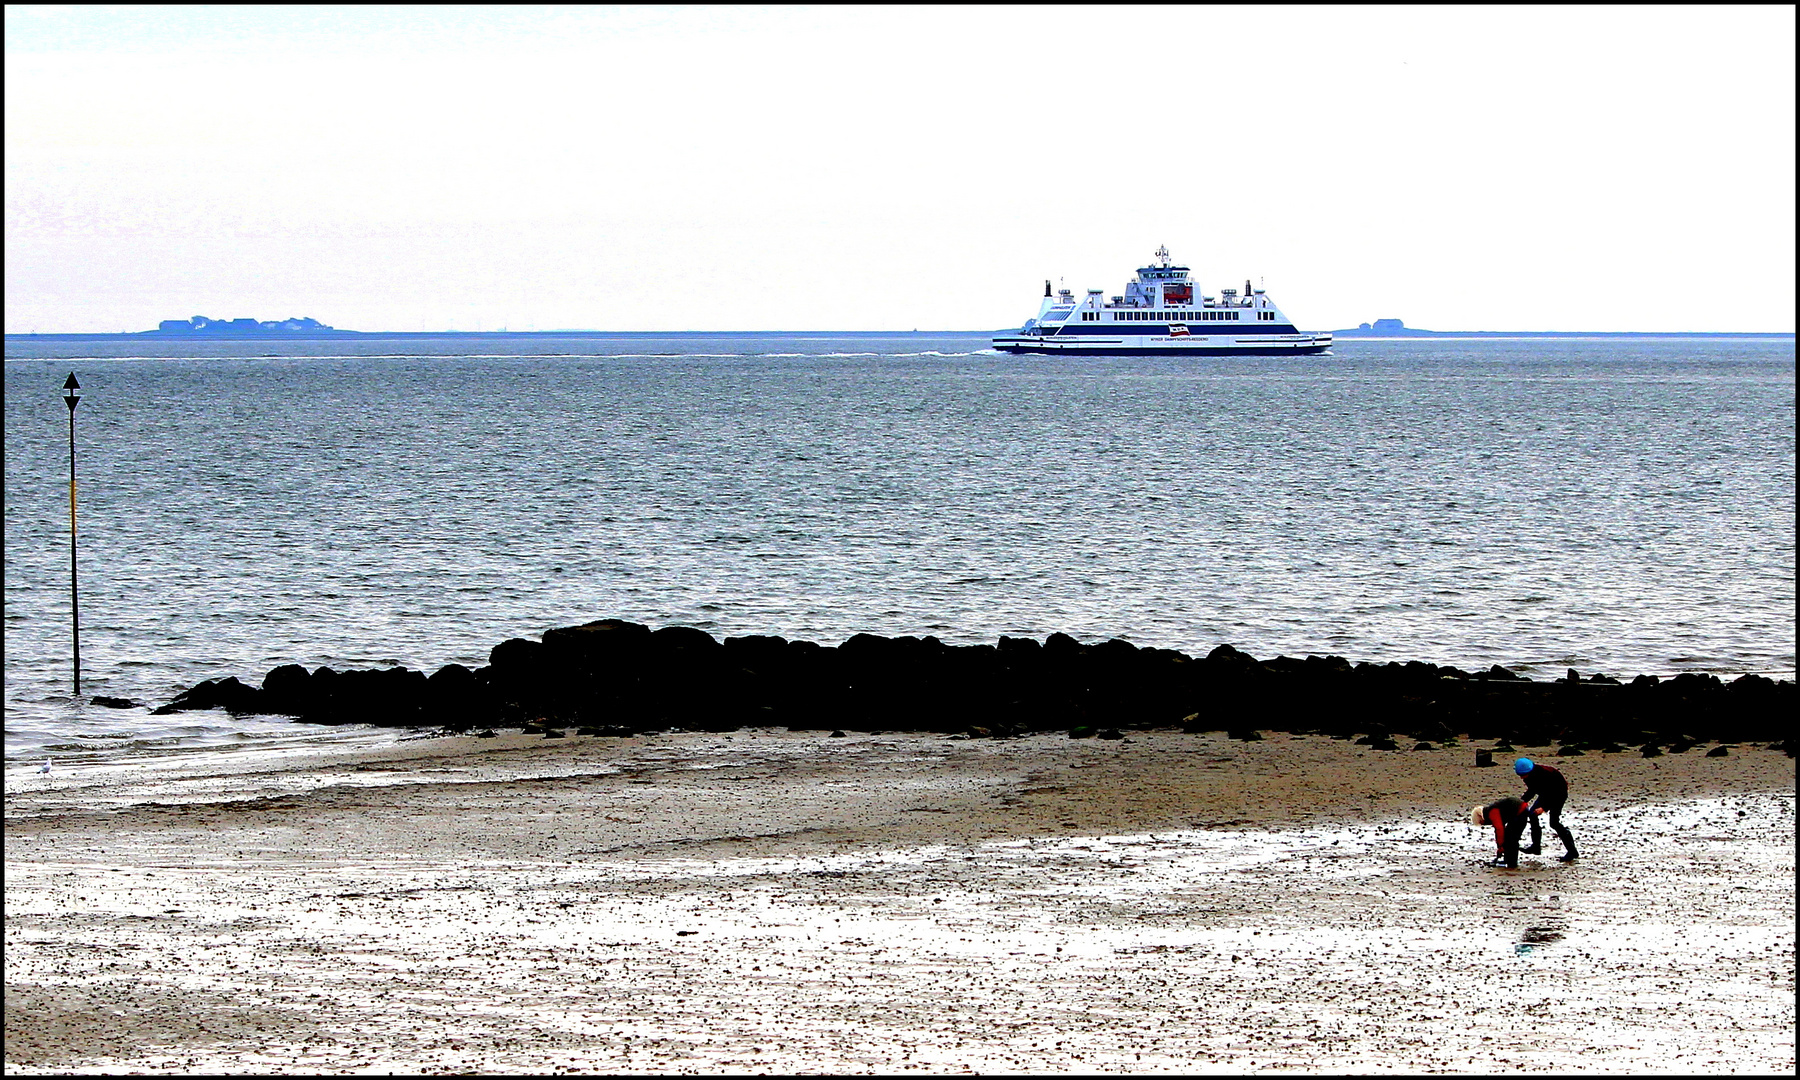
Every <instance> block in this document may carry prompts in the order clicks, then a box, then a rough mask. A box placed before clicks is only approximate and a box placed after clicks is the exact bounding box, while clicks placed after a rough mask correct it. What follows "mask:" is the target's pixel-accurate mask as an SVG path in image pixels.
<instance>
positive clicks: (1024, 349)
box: [994, 344, 1331, 356]
mask: <svg viewBox="0 0 1800 1080" xmlns="http://www.w3.org/2000/svg"><path fill="white" fill-rule="evenodd" d="M1330 347H1331V346H1329V345H1297V346H1294V347H1292V348H1285V349H1284V348H1258V347H1255V346H1251V345H1242V346H1238V347H1236V348H1221V349H1207V350H1205V351H1201V350H1199V349H1179V348H1161V349H1159V348H1155V347H1146V348H1142V349H1127V348H1124V347H1123V346H1121V347H1119V348H1114V349H1083V348H1073V349H1057V348H1033V347H1031V346H1028V345H1025V346H1021V345H1000V344H995V346H994V348H995V349H998V350H999V351H1000V352H1005V353H1033V354H1038V355H1043V356H1052V355H1054V356H1176V355H1181V356H1225V355H1231V356H1307V355H1312V354H1314V353H1322V352H1324V351H1325V350H1326V349H1328V348H1330Z"/></svg>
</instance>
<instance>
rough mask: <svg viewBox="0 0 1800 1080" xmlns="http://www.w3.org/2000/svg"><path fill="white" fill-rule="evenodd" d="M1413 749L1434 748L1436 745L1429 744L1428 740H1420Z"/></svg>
mask: <svg viewBox="0 0 1800 1080" xmlns="http://www.w3.org/2000/svg"><path fill="white" fill-rule="evenodd" d="M1413 749H1414V750H1436V749H1437V747H1435V746H1433V745H1431V744H1430V743H1428V742H1422V743H1420V744H1418V745H1417V746H1415V747H1413Z"/></svg>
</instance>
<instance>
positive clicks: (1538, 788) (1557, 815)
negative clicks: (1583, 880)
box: [1513, 757, 1579, 862]
mask: <svg viewBox="0 0 1800 1080" xmlns="http://www.w3.org/2000/svg"><path fill="white" fill-rule="evenodd" d="M1513 772H1516V773H1518V774H1519V779H1521V780H1523V781H1525V808H1526V809H1527V810H1531V811H1535V812H1534V813H1532V814H1530V815H1529V819H1530V821H1531V846H1530V847H1528V848H1526V849H1525V854H1527V855H1536V854H1537V853H1538V852H1540V851H1542V850H1543V849H1544V828H1543V826H1542V825H1540V824H1538V818H1537V816H1538V814H1543V815H1544V816H1545V817H1548V818H1549V819H1550V830H1551V831H1552V832H1554V833H1556V838H1557V839H1558V840H1561V841H1562V846H1563V853H1562V861H1563V862H1574V861H1575V860H1576V859H1577V858H1579V856H1578V855H1576V854H1575V837H1574V836H1572V835H1570V833H1569V827H1568V826H1566V825H1564V824H1563V823H1562V809H1563V804H1565V803H1567V802H1568V801H1569V782H1568V781H1567V780H1565V779H1563V774H1562V773H1561V771H1559V770H1557V769H1553V768H1551V767H1550V766H1548V765H1539V764H1537V763H1536V762H1534V761H1532V760H1531V759H1530V758H1524V757H1522V758H1519V759H1518V760H1517V761H1514V762H1513Z"/></svg>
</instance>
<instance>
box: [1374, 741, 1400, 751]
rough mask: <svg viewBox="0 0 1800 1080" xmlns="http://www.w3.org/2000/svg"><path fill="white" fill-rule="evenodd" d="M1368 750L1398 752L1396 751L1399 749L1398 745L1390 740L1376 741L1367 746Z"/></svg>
mask: <svg viewBox="0 0 1800 1080" xmlns="http://www.w3.org/2000/svg"><path fill="white" fill-rule="evenodd" d="M1369 749H1371V750H1398V749H1400V744H1399V743H1397V742H1395V741H1394V740H1392V739H1376V740H1375V741H1374V742H1372V743H1370V744H1369Z"/></svg>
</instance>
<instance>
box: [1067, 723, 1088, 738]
mask: <svg viewBox="0 0 1800 1080" xmlns="http://www.w3.org/2000/svg"><path fill="white" fill-rule="evenodd" d="M1093 737H1094V729H1093V728H1091V727H1088V726H1087V725H1086V724H1083V725H1081V726H1079V727H1072V728H1070V729H1069V738H1071V739H1091V738H1093Z"/></svg>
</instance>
